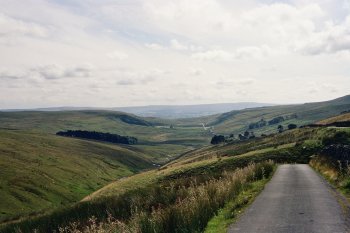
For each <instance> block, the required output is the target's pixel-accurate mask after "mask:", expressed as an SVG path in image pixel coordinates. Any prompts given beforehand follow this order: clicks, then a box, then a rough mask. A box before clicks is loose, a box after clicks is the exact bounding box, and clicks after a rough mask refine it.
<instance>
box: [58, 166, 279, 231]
mask: <svg viewBox="0 0 350 233" xmlns="http://www.w3.org/2000/svg"><path fill="white" fill-rule="evenodd" d="M273 170H274V163H273V162H272V161H268V162H262V163H259V164H250V165H248V166H247V167H245V168H241V169H237V170H235V171H224V172H222V174H221V177H220V178H218V179H215V178H209V179H207V180H206V181H204V182H199V181H197V180H196V179H195V178H193V179H191V181H190V183H176V181H174V182H172V183H171V184H168V185H167V186H166V187H164V186H163V187H157V188H153V189H152V190H151V191H150V190H149V192H148V193H147V194H145V193H135V194H134V196H133V197H131V199H132V200H133V201H132V202H131V203H130V204H131V206H130V208H131V209H132V210H131V215H130V217H129V218H120V216H113V215H111V214H109V216H108V218H107V219H100V220H97V219H96V218H95V217H90V219H89V220H88V221H87V222H73V223H70V224H68V225H66V226H63V227H60V228H59V231H60V232H64V233H78V232H82V233H90V232H93V233H95V232H96V233H97V232H143V233H148V232H150V233H151V232H152V233H157V232H169V233H171V232H174V233H175V232H202V231H203V230H204V229H205V227H206V225H207V223H208V221H209V220H210V219H211V218H212V217H213V216H214V215H215V214H217V212H218V210H219V209H220V208H222V207H224V206H225V204H226V203H227V202H229V201H231V200H233V199H234V198H235V197H236V196H238V195H239V194H240V193H241V192H242V191H243V190H244V187H246V185H248V184H249V183H252V182H255V181H257V180H261V179H264V178H266V177H268V176H270V175H271V174H272V172H273ZM150 194H151V195H152V196H148V197H149V198H148V200H149V201H148V202H147V201H146V202H144V201H145V198H144V196H145V195H150Z"/></svg>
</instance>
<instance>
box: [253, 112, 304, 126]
mask: <svg viewBox="0 0 350 233" xmlns="http://www.w3.org/2000/svg"><path fill="white" fill-rule="evenodd" d="M294 118H298V116H297V114H295V113H294V114H291V115H287V116H278V117H275V118H273V119H271V120H269V121H266V120H264V119H263V118H262V119H261V120H260V121H258V122H253V123H250V124H249V125H248V128H249V129H258V128H261V127H264V126H266V125H275V124H278V123H281V122H283V121H285V120H290V119H294Z"/></svg>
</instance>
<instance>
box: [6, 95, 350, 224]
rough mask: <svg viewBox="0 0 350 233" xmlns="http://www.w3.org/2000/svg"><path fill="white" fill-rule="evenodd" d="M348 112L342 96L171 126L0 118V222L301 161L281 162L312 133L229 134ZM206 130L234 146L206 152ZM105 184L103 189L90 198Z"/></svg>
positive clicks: (87, 118)
mask: <svg viewBox="0 0 350 233" xmlns="http://www.w3.org/2000/svg"><path fill="white" fill-rule="evenodd" d="M348 109H350V98H349V96H346V97H342V98H338V99H336V100H332V101H326V102H319V103H308V104H303V105H288V106H271V107H261V108H252V109H244V110H240V111H232V112H228V113H224V114H219V115H211V116H206V117H200V118H187V119H173V120H170V119H159V118H149V117H139V116H136V115H132V114H127V113H123V112H112V111H63V112H61V111H58V112H38V111H29V112H28V111H26V112H0V137H1V142H0V151H1V155H2V157H1V158H0V162H1V164H0V166H1V171H0V172H1V173H2V175H1V181H0V184H1V186H0V192H1V195H2V196H3V197H4V200H5V201H3V202H2V205H3V206H0V209H1V218H2V220H4V219H6V218H14V217H16V216H17V215H25V214H29V213H31V212H37V211H43V210H47V209H56V208H58V209H60V208H61V207H62V206H66V205H70V204H72V203H74V202H76V201H78V200H80V199H82V198H83V197H84V196H87V197H86V198H85V199H84V200H90V199H94V198H95V197H101V196H102V197H105V196H110V195H115V194H117V193H119V192H120V191H121V190H122V191H123V192H124V191H127V190H129V189H131V190H133V189H134V188H135V187H139V186H140V185H141V186H142V187H143V186H147V185H148V184H152V183H154V182H156V181H157V180H159V179H163V177H168V176H169V177H175V178H176V177H177V176H178V175H179V174H185V176H188V175H189V176H192V175H194V176H197V175H198V174H202V173H207V172H208V171H212V169H214V171H212V172H214V173H216V172H218V171H222V169H224V168H231V167H237V166H242V165H246V164H248V163H249V161H257V162H259V161H265V160H266V159H268V158H275V159H276V160H277V161H292V162H293V161H305V158H304V157H303V155H302V154H299V155H298V153H299V152H295V153H296V156H299V157H300V158H298V157H293V156H292V157H288V156H290V152H288V151H289V150H292V151H293V150H294V149H293V148H294V145H295V143H297V142H304V141H305V140H309V139H312V138H317V137H319V135H318V136H317V137H316V136H314V135H315V132H314V131H313V130H314V129H297V130H295V131H291V132H293V133H288V132H289V131H288V132H286V133H283V134H277V135H270V136H268V137H259V138H256V139H254V140H248V141H241V142H240V141H238V140H237V134H238V133H242V132H243V131H245V130H247V129H249V124H251V123H254V122H256V121H260V120H261V118H264V119H265V120H266V122H268V121H271V120H273V119H275V118H279V117H281V116H283V117H284V120H283V121H282V122H280V123H278V124H282V125H284V126H286V125H287V124H290V123H295V124H297V125H298V126H300V125H304V124H308V123H313V122H317V121H319V120H321V119H324V118H327V117H332V116H335V115H338V114H339V113H340V112H343V111H347V110H348ZM288 116H293V117H289V118H288ZM294 116H295V117H294ZM203 124H204V126H203ZM278 124H275V123H274V124H272V125H265V126H263V127H260V128H257V129H252V130H251V131H254V132H255V134H256V136H260V133H267V134H269V133H275V132H276V128H277V125H278ZM208 126H210V127H211V129H212V130H213V131H214V133H221V134H226V135H227V134H229V133H234V134H235V138H236V140H235V141H234V142H233V143H229V144H226V145H223V146H209V141H210V138H211V137H212V132H210V130H208ZM65 130H88V131H97V132H103V133H111V134H118V135H125V136H129V137H136V138H137V139H138V143H137V144H135V145H123V146H122V145H118V144H111V143H105V142H97V141H92V140H86V139H85V140H82V139H74V138H63V137H58V136H55V133H57V132H58V131H65ZM315 130H316V129H315ZM316 131H317V130H316ZM319 132H321V133H322V132H323V131H319ZM298 148H299V147H298ZM281 151H282V152H283V153H285V154H283V153H282V152H281ZM280 153H282V154H283V155H281V154H280ZM293 153H294V152H293ZM180 155H181V156H180ZM280 155H281V156H282V157H279V156H280ZM178 156H180V157H179V158H178V159H177V160H174V159H175V158H177V157H178ZM236 156H238V157H236ZM286 156H287V157H286ZM237 159H238V160H237ZM166 163H168V164H166ZM155 164H160V165H164V164H166V165H164V166H163V167H162V168H161V169H160V170H158V171H156V170H152V171H150V172H148V173H145V174H140V175H136V176H132V177H130V178H126V179H122V180H121V181H117V182H116V184H117V185H114V183H110V182H111V181H114V180H116V179H118V178H121V177H125V176H130V175H132V174H135V173H137V172H139V171H141V170H143V169H149V168H153V167H154V165H155ZM208 169H209V170H208ZM217 169H218V170H217ZM96 171H98V172H96ZM14 174H16V175H15V176H14ZM174 174H177V175H175V176H174ZM179 176H183V175H179ZM14 177H15V178H14ZM176 179H177V178H176ZM107 183H110V184H109V185H108V186H106V187H105V188H102V189H100V190H99V191H97V192H94V191H96V190H97V189H99V188H100V187H102V186H103V185H106V184H107ZM43 184H45V185H43ZM91 193H93V194H92V195H90V194H91ZM9 203H14V204H13V207H11V208H10V207H9V206H11V205H9Z"/></svg>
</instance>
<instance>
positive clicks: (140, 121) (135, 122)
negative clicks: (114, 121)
mask: <svg viewBox="0 0 350 233" xmlns="http://www.w3.org/2000/svg"><path fill="white" fill-rule="evenodd" d="M116 118H119V119H120V120H121V121H123V122H125V123H127V124H131V125H142V126H152V125H153V124H152V123H150V122H148V121H145V120H143V119H141V118H138V117H134V116H130V115H126V114H125V115H119V116H117V117H116Z"/></svg>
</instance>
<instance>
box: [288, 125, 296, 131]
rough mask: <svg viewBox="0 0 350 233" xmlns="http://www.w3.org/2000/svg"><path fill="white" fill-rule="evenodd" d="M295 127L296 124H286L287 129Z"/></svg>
mask: <svg viewBox="0 0 350 233" xmlns="http://www.w3.org/2000/svg"><path fill="white" fill-rule="evenodd" d="M296 128H297V125H296V124H289V125H288V129H289V130H291V129H296Z"/></svg>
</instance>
